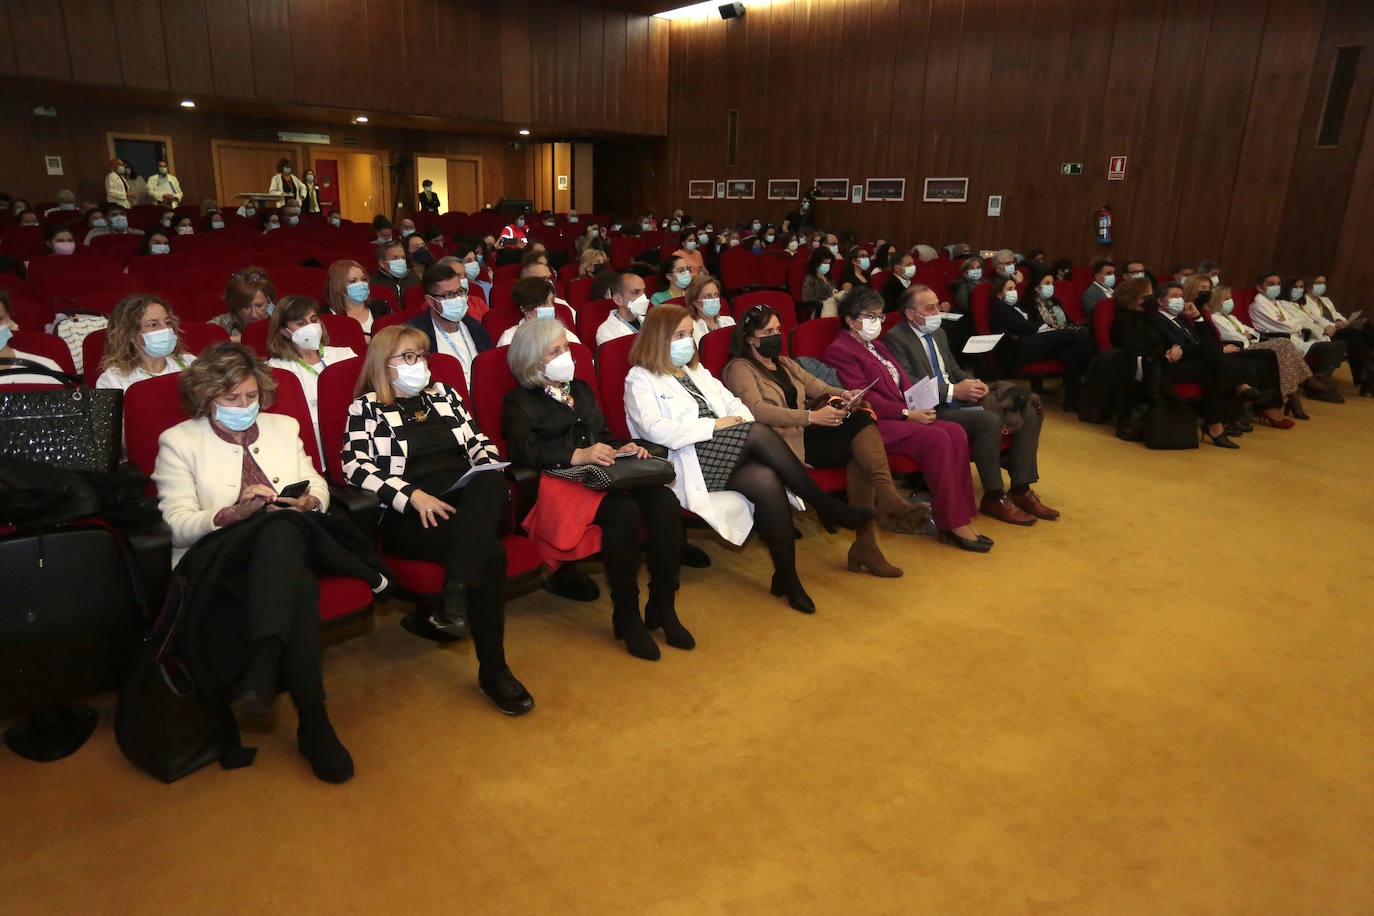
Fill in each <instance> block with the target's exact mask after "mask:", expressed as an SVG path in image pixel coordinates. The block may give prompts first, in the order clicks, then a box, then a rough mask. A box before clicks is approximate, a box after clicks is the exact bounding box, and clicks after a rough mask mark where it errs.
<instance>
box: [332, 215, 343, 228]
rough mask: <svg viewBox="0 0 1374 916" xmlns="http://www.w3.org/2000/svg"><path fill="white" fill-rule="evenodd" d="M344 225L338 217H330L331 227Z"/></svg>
mask: <svg viewBox="0 0 1374 916" xmlns="http://www.w3.org/2000/svg"><path fill="white" fill-rule="evenodd" d="M342 224H343V220H342V219H340V218H339V217H337V216H331V217H329V225H331V226H339V225H342Z"/></svg>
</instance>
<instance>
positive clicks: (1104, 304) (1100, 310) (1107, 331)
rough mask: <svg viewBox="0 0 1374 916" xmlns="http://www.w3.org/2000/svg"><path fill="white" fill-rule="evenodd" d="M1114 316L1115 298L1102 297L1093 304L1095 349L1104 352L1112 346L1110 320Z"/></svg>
mask: <svg viewBox="0 0 1374 916" xmlns="http://www.w3.org/2000/svg"><path fill="white" fill-rule="evenodd" d="M1114 318H1116V300H1115V299H1103V300H1101V301H1100V302H1098V303H1097V305H1095V306H1093V332H1094V334H1095V335H1096V337H1097V349H1098V351H1099V352H1102V353H1106V352H1107V351H1108V350H1110V349H1111V348H1112V320H1113V319H1114Z"/></svg>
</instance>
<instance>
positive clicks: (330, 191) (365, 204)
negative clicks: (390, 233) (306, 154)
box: [310, 146, 391, 223]
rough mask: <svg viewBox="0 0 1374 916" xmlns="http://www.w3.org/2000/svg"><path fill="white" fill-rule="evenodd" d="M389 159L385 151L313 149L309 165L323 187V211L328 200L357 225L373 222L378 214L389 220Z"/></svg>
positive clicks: (319, 147) (321, 198)
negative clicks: (328, 180)
mask: <svg viewBox="0 0 1374 916" xmlns="http://www.w3.org/2000/svg"><path fill="white" fill-rule="evenodd" d="M387 158H388V154H387V152H386V150H371V149H354V148H351V147H347V146H313V147H311V148H310V162H311V164H312V165H313V166H314V167H315V179H316V180H317V181H319V182H320V185H321V188H320V207H321V209H327V207H326V206H325V204H324V201H325V200H333V201H336V203H335V204H334V206H336V207H338V208H339V213H340V215H341V216H343V218H344V219H347V220H352V221H353V222H355V223H370V222H372V217H374V216H376V215H378V214H382V215H384V216H387V217H390V216H391V213H390V211H389V200H390V195H389V193H388V188H387V177H388V176H387V168H386V163H387ZM331 170H332V171H333V173H334V174H332V175H331V174H330V172H331ZM326 177H329V178H330V185H331V186H330V187H328V188H326V187H324V179H325V178H326Z"/></svg>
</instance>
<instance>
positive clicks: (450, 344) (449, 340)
mask: <svg viewBox="0 0 1374 916" xmlns="http://www.w3.org/2000/svg"><path fill="white" fill-rule="evenodd" d="M432 323H433V325H434V330H435V333H437V334H439V335H440V336H442V337H443V338H444V343H446V344H448V348H449V349H450V350H452V351H453V352H454V354H455V355H456V356H457V357H458V359H459V361H460V362H462V363H463V368H464V370H465V371H466V369H467V366H468V364H469V363H471V362H472V357H471V356H470V355H469V356H468V358H467V359H463V356H462V354H464V353H467V352H468V349H467V347H466V346H465V347H463V348H462V349H461V350H459V348H458V345H457V344H455V343H454V342H453V338H452V337H449V336H448V331H445V330H444V329H443V328H441V327H439V323H438V322H437V321H436V322H432ZM459 329H460V330H461V329H462V323H461V322H460V323H459ZM459 336H460V337H462V335H461V334H460V335H459ZM463 339H464V340H465V341H466V338H463Z"/></svg>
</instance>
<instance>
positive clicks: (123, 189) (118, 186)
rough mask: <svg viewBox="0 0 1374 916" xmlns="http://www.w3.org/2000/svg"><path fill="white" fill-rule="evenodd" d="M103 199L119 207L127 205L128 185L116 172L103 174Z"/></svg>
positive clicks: (126, 206)
mask: <svg viewBox="0 0 1374 916" xmlns="http://www.w3.org/2000/svg"><path fill="white" fill-rule="evenodd" d="M105 199H106V200H108V201H109V202H110V203H112V204H119V205H120V206H121V207H124V208H125V209H128V207H129V186H128V185H127V184H125V182H124V179H123V178H122V177H121V176H120V174H119V173H118V172H115V171H111V172H110V173H109V174H107V175H106V176H105Z"/></svg>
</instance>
